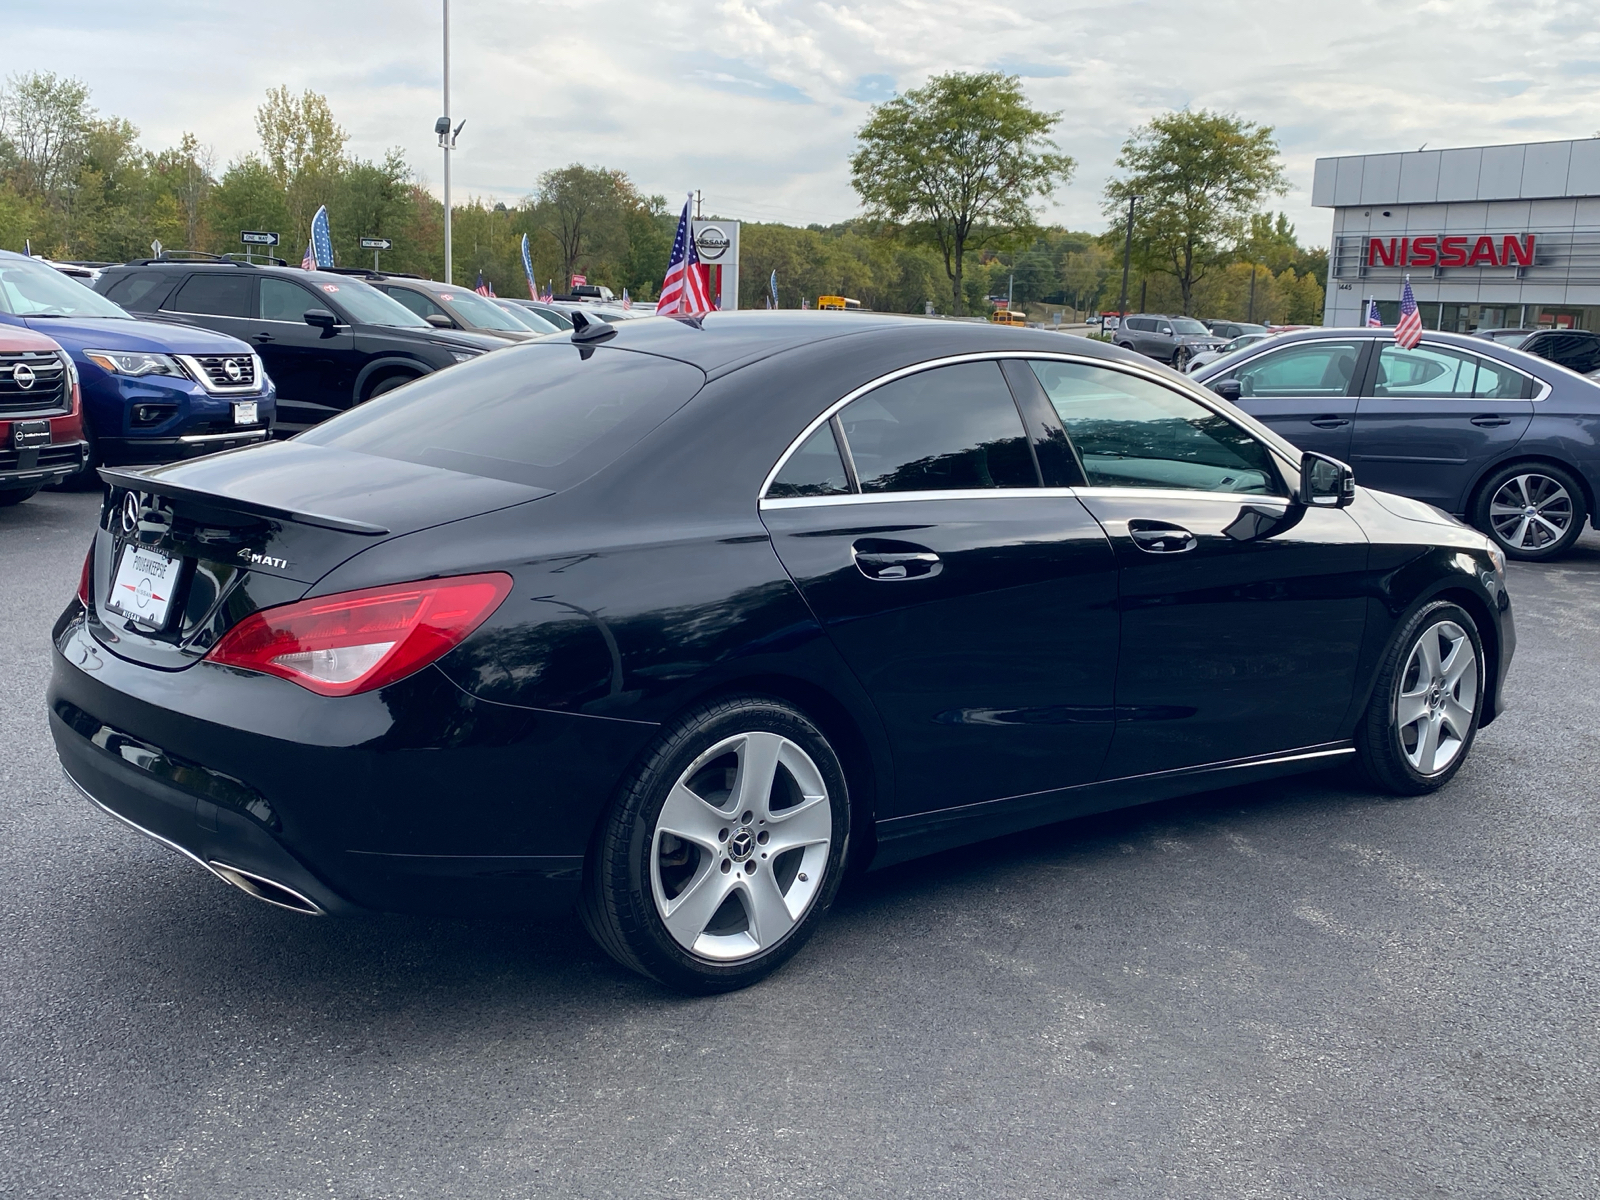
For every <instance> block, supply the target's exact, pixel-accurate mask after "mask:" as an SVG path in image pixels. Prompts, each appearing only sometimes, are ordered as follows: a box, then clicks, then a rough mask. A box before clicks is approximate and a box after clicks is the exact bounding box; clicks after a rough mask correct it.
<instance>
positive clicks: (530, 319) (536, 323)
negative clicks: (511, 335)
mask: <svg viewBox="0 0 1600 1200" xmlns="http://www.w3.org/2000/svg"><path fill="white" fill-rule="evenodd" d="M496 303H497V304H498V305H499V307H500V311H501V312H507V313H510V314H511V319H512V320H513V321H520V322H521V323H522V324H524V325H526V326H527V327H528V328H529V329H531V330H533V332H534V333H554V332H555V331H556V327H555V326H554V325H553V324H551V323H550V322H549V321H546V320H545V319H544V318H543V317H541V316H540V315H539V314H538V313H536V312H534V311H532V310H531V309H526V308H522V307H520V306H518V305H515V304H512V303H511V302H510V301H509V300H499V301H496Z"/></svg>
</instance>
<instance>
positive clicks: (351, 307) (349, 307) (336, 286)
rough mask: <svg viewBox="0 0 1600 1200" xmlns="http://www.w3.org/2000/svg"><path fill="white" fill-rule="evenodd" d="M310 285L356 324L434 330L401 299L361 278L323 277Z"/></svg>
mask: <svg viewBox="0 0 1600 1200" xmlns="http://www.w3.org/2000/svg"><path fill="white" fill-rule="evenodd" d="M311 286H312V287H314V288H316V289H317V290H318V291H321V292H326V293H327V294H328V296H329V298H330V299H332V300H333V301H334V302H335V303H336V304H338V306H339V307H340V308H342V309H344V311H345V314H346V315H347V316H348V317H349V318H350V319H351V320H352V321H354V322H355V323H356V324H357V325H397V326H399V327H400V328H402V329H431V328H432V326H431V325H429V324H428V323H427V322H426V321H424V320H423V319H422V318H421V317H419V316H417V314H416V313H414V312H412V311H411V310H410V309H409V308H407V307H406V306H405V305H404V304H401V303H400V302H399V301H398V300H391V299H390V298H389V297H388V296H385V295H384V294H383V293H382V292H380V291H379V290H378V289H377V288H375V287H373V286H371V285H370V284H366V283H362V282H361V280H359V279H341V280H339V281H338V282H337V283H334V282H331V281H330V280H328V279H327V277H326V276H324V277H323V278H321V279H316V280H313V281H311Z"/></svg>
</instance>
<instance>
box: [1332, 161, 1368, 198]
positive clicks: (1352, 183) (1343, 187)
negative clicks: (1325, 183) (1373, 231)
mask: <svg viewBox="0 0 1600 1200" xmlns="http://www.w3.org/2000/svg"><path fill="white" fill-rule="evenodd" d="M1365 161H1366V160H1365V159H1361V158H1341V159H1340V160H1339V173H1338V176H1337V177H1336V178H1335V179H1334V182H1333V203H1334V206H1335V207H1338V208H1343V207H1345V206H1346V205H1350V204H1360V203H1361V164H1362V163H1363V162H1365Z"/></svg>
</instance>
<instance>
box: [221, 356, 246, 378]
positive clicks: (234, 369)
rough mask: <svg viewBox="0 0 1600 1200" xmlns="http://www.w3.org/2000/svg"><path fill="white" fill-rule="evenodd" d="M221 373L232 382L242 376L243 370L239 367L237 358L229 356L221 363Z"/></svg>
mask: <svg viewBox="0 0 1600 1200" xmlns="http://www.w3.org/2000/svg"><path fill="white" fill-rule="evenodd" d="M222 373H223V374H224V375H226V376H227V377H228V378H229V379H230V380H232V381H233V382H234V383H238V382H239V380H241V379H243V378H244V372H243V371H242V370H240V369H239V360H238V359H236V358H230V359H228V360H227V361H226V362H224V363H223V364H222Z"/></svg>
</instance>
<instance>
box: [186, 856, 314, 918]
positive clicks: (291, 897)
mask: <svg viewBox="0 0 1600 1200" xmlns="http://www.w3.org/2000/svg"><path fill="white" fill-rule="evenodd" d="M206 866H207V867H208V868H210V870H211V871H212V873H213V874H215V875H216V876H217V878H218V879H221V880H222V881H223V882H224V883H231V884H233V886H234V887H236V888H238V889H239V890H240V891H241V892H245V893H246V894H248V895H251V896H254V897H255V898H256V899H257V900H264V901H266V902H267V903H268V904H272V905H275V906H276V907H278V908H287V909H288V910H289V911H290V912H297V913H304V914H305V915H306V916H309V917H320V916H324V915H325V913H324V912H323V909H322V907H321V906H320V905H318V904H317V903H316V902H315V901H312V900H308V899H306V897H304V896H302V895H301V894H300V893H299V892H297V891H295V890H294V889H293V888H292V887H285V886H284V885H283V884H281V883H278V882H276V881H275V880H271V879H268V878H266V877H265V876H262V875H257V874H255V873H254V872H251V871H245V870H242V869H241V868H239V867H230V866H229V865H228V864H227V863H224V862H217V861H216V860H215V859H212V860H211V861H210V862H208V863H207V864H206Z"/></svg>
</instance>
